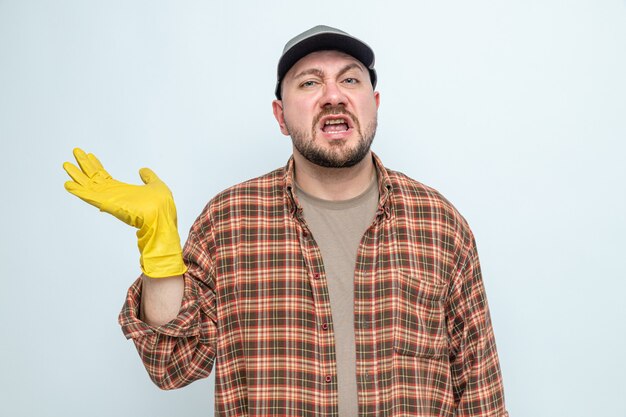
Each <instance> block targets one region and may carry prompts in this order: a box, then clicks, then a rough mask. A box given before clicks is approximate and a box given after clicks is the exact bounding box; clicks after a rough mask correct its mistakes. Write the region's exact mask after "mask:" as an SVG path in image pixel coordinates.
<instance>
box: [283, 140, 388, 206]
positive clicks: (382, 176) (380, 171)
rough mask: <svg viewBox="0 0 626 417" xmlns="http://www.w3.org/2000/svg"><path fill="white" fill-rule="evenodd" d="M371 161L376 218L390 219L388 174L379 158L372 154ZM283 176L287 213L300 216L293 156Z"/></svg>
mask: <svg viewBox="0 0 626 417" xmlns="http://www.w3.org/2000/svg"><path fill="white" fill-rule="evenodd" d="M372 159H373V161H374V167H375V169H376V178H377V179H378V195H379V197H378V209H377V211H376V214H377V216H382V215H385V217H387V218H389V217H390V208H389V206H390V201H391V199H390V196H391V192H392V190H393V187H392V185H391V179H390V178H389V173H388V172H387V169H386V168H385V166H384V165H383V163H382V162H381V160H380V158H379V157H378V156H377V155H376V154H375V153H374V152H372ZM284 171H285V174H284V177H283V183H284V191H285V197H286V199H287V204H288V207H289V212H290V213H291V215H297V216H300V215H301V214H302V207H301V206H300V203H299V202H298V198H297V196H296V184H295V180H294V175H295V162H294V160H293V156H292V157H291V158H289V161H287V165H285V169H284Z"/></svg>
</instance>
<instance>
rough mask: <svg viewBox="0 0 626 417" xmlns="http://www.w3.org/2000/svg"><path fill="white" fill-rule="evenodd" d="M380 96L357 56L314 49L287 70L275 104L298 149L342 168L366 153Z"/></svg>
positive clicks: (282, 125)
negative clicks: (280, 94) (279, 98)
mask: <svg viewBox="0 0 626 417" xmlns="http://www.w3.org/2000/svg"><path fill="white" fill-rule="evenodd" d="M379 100H380V98H379V94H378V92H374V91H373V90H372V84H371V82H370V77H369V72H368V71H367V69H366V68H365V67H364V66H363V64H362V63H361V62H360V61H358V60H356V59H355V58H353V57H352V56H350V55H347V54H344V53H343V52H338V51H318V52H313V53H311V54H309V55H307V56H305V57H304V58H302V59H300V60H299V61H298V62H296V64H295V65H294V66H293V67H291V69H290V70H289V71H288V72H287V74H285V77H284V79H283V82H282V100H275V101H274V102H273V108H274V116H275V117H276V120H277V121H278V123H279V125H280V130H281V132H282V133H283V134H285V135H289V136H291V139H292V142H293V145H294V147H295V150H296V151H297V152H299V153H300V154H302V156H304V157H305V158H306V159H307V160H309V161H310V162H312V163H314V164H316V165H319V166H323V167H330V168H346V167H350V166H353V165H356V164H357V163H358V162H360V161H361V160H362V159H363V158H364V157H365V156H366V155H367V154H368V152H369V149H370V145H371V144H372V141H373V140H374V135H375V133H376V121H377V111H378V105H379V102H380V101H379Z"/></svg>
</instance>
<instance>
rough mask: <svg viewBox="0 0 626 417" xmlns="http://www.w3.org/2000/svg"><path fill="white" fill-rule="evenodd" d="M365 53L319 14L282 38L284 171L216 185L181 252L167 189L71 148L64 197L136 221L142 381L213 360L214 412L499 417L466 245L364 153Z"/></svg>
mask: <svg viewBox="0 0 626 417" xmlns="http://www.w3.org/2000/svg"><path fill="white" fill-rule="evenodd" d="M375 86H376V72H375V70H374V53H373V51H372V50H371V48H370V47H369V46H367V45H366V44H365V43H363V42H362V41H360V40H358V39H356V38H354V37H352V36H350V35H348V34H347V33H345V32H342V31H340V30H337V29H334V28H330V27H326V26H317V27H315V28H312V29H310V30H308V31H306V32H304V33H302V34H300V35H298V36H297V37H295V38H294V39H292V40H291V41H289V42H288V43H287V45H286V46H285V49H284V52H283V55H282V56H281V58H280V60H279V64H278V78H277V85H276V98H277V99H276V100H274V102H273V103H272V105H273V111H274V116H275V117H276V120H277V121H278V124H279V127H280V130H281V132H282V133H283V134H285V135H289V136H291V138H292V142H293V157H292V158H291V159H290V160H289V162H288V163H287V165H286V166H285V167H284V168H280V169H277V170H275V171H273V172H270V173H269V174H266V175H264V176H262V177H259V178H256V179H253V180H250V181H247V182H245V183H242V184H239V185H236V186H234V187H232V188H230V189H228V190H226V191H224V192H222V193H220V194H218V195H217V196H216V197H215V198H214V199H213V200H211V202H209V204H208V205H207V207H206V208H205V210H204V211H203V212H202V214H201V215H200V216H199V217H198V219H197V220H196V222H195V223H194V225H193V226H192V228H191V231H190V234H189V238H188V240H187V242H186V244H185V249H184V251H182V255H181V248H180V243H179V242H180V240H179V237H178V232H177V230H176V209H175V206H174V203H173V199H172V196H171V193H170V192H169V190H168V188H167V187H166V186H165V184H163V182H161V181H160V180H159V179H158V178H157V177H156V175H155V174H154V173H153V172H152V171H150V170H148V169H145V168H144V169H142V170H141V171H140V175H141V178H142V180H143V181H144V183H145V185H143V186H132V185H128V184H123V183H120V182H117V181H115V180H113V179H112V178H111V177H110V175H109V174H108V173H107V172H106V171H105V170H104V168H103V167H102V165H101V164H100V162H99V161H98V160H97V159H96V158H95V156H93V155H91V154H89V155H86V154H85V153H84V152H82V151H80V150H75V156H76V159H77V161H78V163H79V165H80V167H81V169H78V168H77V167H75V166H74V165H72V164H70V163H66V164H65V165H64V167H65V169H66V171H67V172H68V174H69V175H70V176H71V177H72V178H73V180H74V181H69V182H68V183H66V188H67V189H68V191H70V192H72V193H73V194H75V195H77V196H78V197H80V198H82V199H84V200H86V201H88V202H89V203H91V204H93V205H95V206H97V207H99V208H100V209H101V210H102V211H106V212H109V213H111V214H113V215H115V216H116V217H118V218H120V219H121V220H123V221H125V222H126V223H128V224H130V225H132V226H135V227H137V228H138V229H139V230H138V232H137V236H138V244H139V248H140V252H141V258H140V263H141V267H142V270H143V274H142V276H141V278H139V279H138V280H137V281H136V282H135V284H134V285H133V286H132V287H131V288H130V290H129V292H128V296H127V299H126V303H125V305H124V308H123V310H122V312H121V314H120V324H121V325H122V329H123V331H124V333H125V335H126V337H128V338H131V339H133V341H134V343H135V345H136V346H137V349H138V351H139V354H140V356H141V357H142V359H143V362H144V364H145V366H146V369H147V370H148V373H149V374H150V377H151V378H152V380H153V381H154V382H155V383H156V384H157V385H158V386H160V387H161V388H164V389H171V388H177V387H182V386H184V385H186V384H189V383H190V382H192V381H194V380H197V379H200V378H204V377H206V376H207V375H208V374H209V372H211V370H212V368H213V364H214V363H216V370H215V372H216V383H215V395H216V415H219V416H341V417H344V416H357V415H358V416H376V417H379V416H453V415H454V416H464V417H465V416H483V417H485V416H493V417H496V416H498V417H502V416H507V415H508V414H507V412H506V410H505V406H504V396H503V389H502V383H501V375H500V367H499V363H498V358H497V353H496V347H495V341H494V336H493V331H492V328H491V324H490V319H489V312H488V307H487V301H486V298H485V292H484V288H483V283H482V278H481V274H480V267H479V262H478V255H477V252H476V247H475V243H474V239H473V236H472V233H471V231H470V229H469V227H468V225H467V223H466V222H465V220H464V219H463V218H462V217H461V216H460V215H459V214H458V213H457V211H456V210H455V209H454V207H452V205H451V204H450V203H449V202H448V201H447V200H445V199H444V198H443V197H441V196H440V195H439V194H438V193H437V192H436V191H434V190H433V189H431V188H428V187H426V186H424V185H422V184H420V183H418V182H416V181H414V180H412V179H410V178H408V177H406V176H404V175H403V174H400V173H398V172H394V171H391V170H388V169H386V168H385V167H384V166H383V165H382V163H381V162H380V160H379V159H378V158H377V157H376V156H375V155H374V154H372V152H371V151H370V145H371V143H372V140H373V139H374V134H375V131H376V120H377V109H378V106H379V103H380V96H379V93H378V92H376V91H375Z"/></svg>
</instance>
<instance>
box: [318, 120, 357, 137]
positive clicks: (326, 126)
mask: <svg viewBox="0 0 626 417" xmlns="http://www.w3.org/2000/svg"><path fill="white" fill-rule="evenodd" d="M351 125H352V122H351V121H350V119H349V118H348V117H341V116H331V117H325V118H324V119H322V121H321V122H320V129H321V130H322V132H324V133H331V134H332V133H341V132H347V131H348V130H350V129H351V128H352V126H351Z"/></svg>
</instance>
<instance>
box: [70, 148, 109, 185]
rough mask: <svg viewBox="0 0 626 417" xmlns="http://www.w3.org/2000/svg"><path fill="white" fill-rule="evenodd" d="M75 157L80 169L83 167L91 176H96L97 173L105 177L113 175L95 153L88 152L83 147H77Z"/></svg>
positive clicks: (86, 173)
mask: <svg viewBox="0 0 626 417" xmlns="http://www.w3.org/2000/svg"><path fill="white" fill-rule="evenodd" d="M74 158H76V162H78V165H79V166H80V169H82V170H83V172H84V173H85V175H87V176H88V177H89V178H94V177H95V176H96V175H97V176H98V177H101V178H104V179H106V178H110V177H111V176H110V175H109V173H108V172H106V170H105V169H104V167H103V166H102V164H101V163H100V161H99V160H98V158H96V156H95V155H94V154H91V153H90V154H86V153H85V151H83V150H82V149H80V148H75V149H74Z"/></svg>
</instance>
